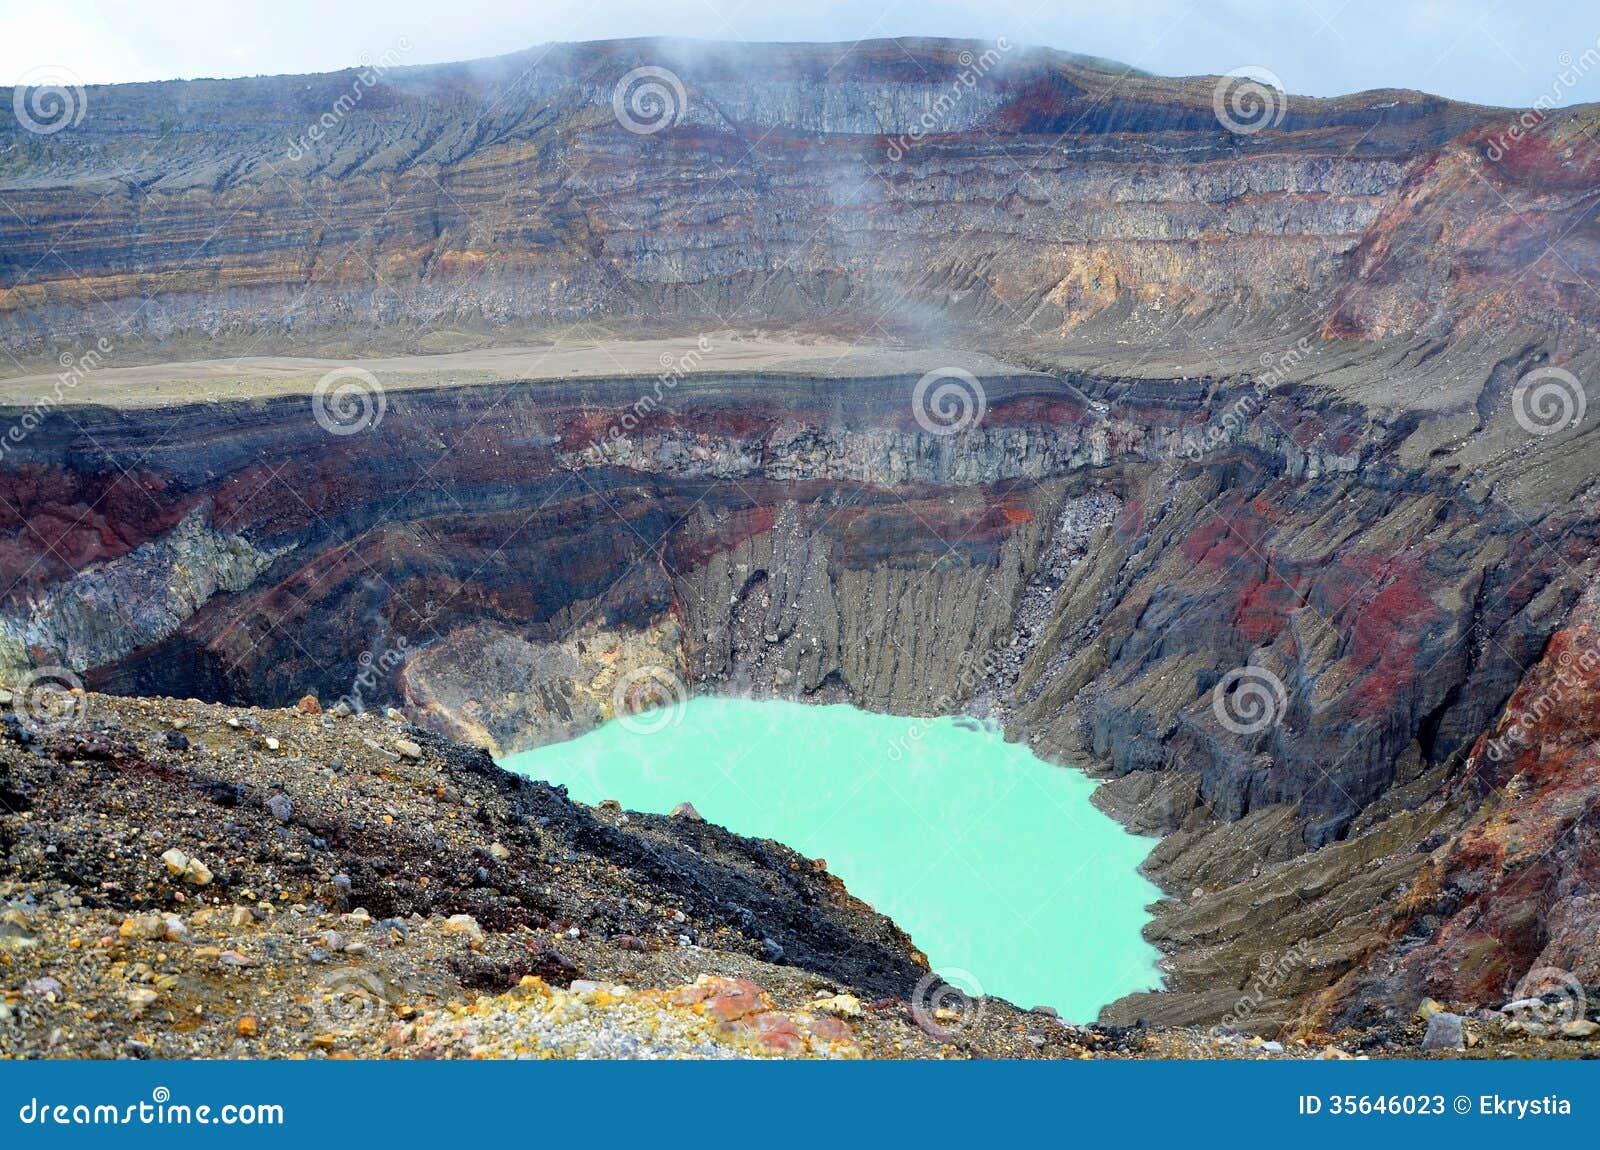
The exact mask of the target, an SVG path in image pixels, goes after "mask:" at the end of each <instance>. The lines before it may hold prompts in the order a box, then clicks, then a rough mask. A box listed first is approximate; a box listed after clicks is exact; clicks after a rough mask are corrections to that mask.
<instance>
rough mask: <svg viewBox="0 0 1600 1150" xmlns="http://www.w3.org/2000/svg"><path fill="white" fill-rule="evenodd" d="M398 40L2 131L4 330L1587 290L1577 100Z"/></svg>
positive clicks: (1351, 318) (833, 55)
mask: <svg viewBox="0 0 1600 1150" xmlns="http://www.w3.org/2000/svg"><path fill="white" fill-rule="evenodd" d="M403 60H404V54H403V53H399V52H396V53H391V54H390V55H389V56H388V57H387V58H386V59H385V61H383V62H381V63H380V64H378V65H375V66H374V67H372V68H368V69H365V70H355V71H351V72H349V73H339V74H333V75H325V76H300V77H273V78H261V79H251V80H235V81H194V82H188V83H169V84H143V85H119V86H108V87H93V88H90V89H88V90H87V91H86V92H85V93H83V95H82V97H81V100H82V103H83V105H84V106H85V108H86V114H85V116H84V118H83V120H82V122H81V123H79V124H78V125H76V126H75V127H74V128H72V129H71V130H69V131H61V132H56V133H54V134H50V135H40V134H36V133H33V132H30V131H28V130H26V128H25V127H24V126H22V125H21V124H17V123H13V122H12V121H10V120H8V121H7V122H6V123H5V124H4V125H0V145H3V146H0V192H3V193H4V194H5V196H6V198H7V200H8V202H10V203H12V204H14V205H20V208H19V210H17V211H14V212H11V213H6V218H5V219H4V220H0V316H4V318H5V326H4V330H3V335H4V342H5V346H7V347H8V348H9V349H10V350H12V351H13V352H14V353H17V354H21V355H26V356H30V357H35V358H40V359H42V358H44V357H46V356H48V355H50V354H52V353H53V352H55V351H57V350H60V349H61V348H63V347H69V346H70V345H71V344H72V342H73V341H75V340H81V339H83V338H84V337H85V336H86V335H89V334H91V333H92V334H96V335H103V334H107V333H108V332H112V331H114V332H116V333H117V338H116V340H115V342H116V343H117V344H118V345H119V346H121V347H122V348H123V349H124V351H123V354H124V355H126V356H128V357H129V358H130V359H131V358H151V357H165V358H173V356H172V354H171V353H172V352H173V351H174V350H179V351H182V350H186V349H194V348H199V347H202V346H205V345H206V342H207V341H215V340H217V339H222V340H225V341H227V342H228V344H229V345H231V346H230V349H231V350H233V351H235V352H238V351H243V350H245V349H254V350H278V349H280V348H283V347H288V346H316V345H318V344H323V345H327V346H336V345H344V346H356V347H383V348H386V349H390V350H392V349H394V348H396V347H402V346H404V347H415V348H417V349H420V350H428V349H430V348H437V347H438V346H440V345H441V344H445V345H448V344H449V343H450V341H452V340H460V339H463V338H467V334H466V333H470V332H485V331H491V330H498V331H504V330H505V329H506V328H507V327H519V326H520V327H526V328H534V329H551V328H555V329H557V330H560V329H564V328H565V327H567V326H569V325H570V324H572V323H573V322H576V321H584V322H592V321H601V322H607V323H615V324H623V325H629V326H632V325H637V324H639V323H641V322H642V323H647V324H651V325H662V324H672V325H674V326H678V327H682V326H684V325H689V326H690V327H691V328H693V327H694V325H701V326H700V327H699V328H698V329H700V330H703V329H704V328H703V325H705V324H708V323H709V324H714V325H715V326H717V327H725V326H729V325H730V324H737V323H751V322H761V321H763V320H768V321H770V320H774V319H778V320H782V321H785V322H791V323H796V322H804V323H816V322H819V321H821V322H826V323H829V324H831V325H834V326H836V327H842V328H844V329H847V330H851V331H858V332H871V331H873V330H874V329H882V330H888V331H909V332H914V333H919V334H920V333H925V332H926V330H927V329H928V327H929V325H930V324H931V325H934V326H935V327H936V329H937V330H940V331H948V330H949V329H950V328H951V327H961V328H972V329H974V330H975V331H982V332H987V333H989V336H990V338H991V342H993V337H994V335H995V333H996V332H997V331H999V330H1006V331H1008V332H1009V333H1011V334H1010V335H1008V336H1007V340H1008V341H1009V342H1010V343H1012V345H1013V346H1014V344H1015V342H1016V341H1019V340H1020V341H1033V340H1044V341H1048V340H1051V339H1056V338H1060V337H1062V336H1064V335H1069V334H1072V333H1074V332H1079V329H1081V328H1084V327H1085V325H1088V328H1089V330H1090V331H1097V330H1098V329H1099V328H1101V327H1110V328H1114V329H1116V331H1117V333H1118V334H1117V335H1116V336H1107V337H1106V338H1108V339H1110V341H1111V343H1112V346H1113V347H1115V346H1118V345H1117V344H1116V339H1118V338H1121V339H1150V338H1153V337H1154V336H1155V335H1156V334H1157V333H1160V332H1164V331H1167V330H1168V329H1169V328H1170V327H1171V326H1172V325H1173V324H1174V323H1175V322H1178V321H1179V320H1180V318H1182V319H1183V320H1184V322H1186V323H1187V324H1193V325H1204V324H1207V323H1215V322H1216V321H1217V320H1218V319H1219V317H1220V316H1224V315H1225V316H1226V317H1227V321H1228V325H1229V326H1230V327H1232V328H1237V327H1239V326H1241V325H1244V326H1253V325H1257V324H1264V325H1265V326H1266V327H1267V328H1268V329H1269V330H1270V328H1271V313H1272V312H1274V311H1276V310H1278V309H1281V308H1282V307H1284V306H1285V305H1286V304H1289V303H1296V304H1299V303H1305V302H1307V301H1310V302H1313V303H1314V304H1315V305H1316V306H1317V307H1318V309H1319V311H1320V313H1321V315H1320V319H1321V321H1322V322H1323V323H1325V325H1326V327H1327V330H1328V331H1329V332H1331V333H1337V334H1341V335H1358V336H1389V335H1395V334H1411V333H1415V332H1419V331H1425V332H1432V333H1441V332H1444V331H1448V330H1450V329H1451V328H1453V327H1454V326H1455V325H1457V324H1458V323H1460V322H1461V321H1463V320H1465V319H1470V320H1472V321H1473V323H1475V324H1477V325H1483V324H1490V323H1504V322H1507V321H1512V322H1533V323H1537V324H1540V325H1541V326H1547V327H1554V326H1556V325H1557V324H1558V323H1570V322H1572V321H1573V320H1574V319H1577V320H1580V321H1581V322H1582V323H1584V324H1592V323H1593V322H1594V321H1595V319H1596V317H1597V315H1600V311H1597V309H1596V305H1595V301H1594V299H1593V296H1592V292H1590V291H1588V290H1586V288H1585V286H1584V284H1585V282H1592V281H1593V279H1594V278H1595V272H1596V268H1597V266H1600V260H1597V254H1600V248H1597V246H1596V233H1595V228H1594V220H1593V215H1592V212H1593V207H1594V205H1593V198H1592V190H1593V185H1594V177H1595V171H1596V169H1595V166H1594V164H1595V161H1594V158H1593V155H1592V152H1593V148H1592V144H1591V143H1590V140H1591V138H1592V136H1593V134H1594V131H1595V122H1594V121H1595V113H1594V110H1593V109H1584V108H1580V109H1576V110H1574V111H1572V112H1567V113H1562V114H1560V115H1559V116H1552V121H1553V122H1550V123H1543V124H1541V125H1540V129H1539V130H1538V131H1532V132H1525V131H1520V130H1519V131H1518V132H1517V133H1516V139H1515V140H1514V141H1513V140H1510V139H1508V138H1507V132H1508V131H1509V130H1511V129H1513V127H1515V126H1516V124H1517V121H1516V117H1515V116H1514V114H1512V113H1507V112H1496V111H1493V110H1490V109H1483V108H1475V107H1470V106H1465V105H1459V104H1452V103H1450V102H1448V101H1444V100H1439V99H1435V98H1432V97H1427V96H1423V95H1420V94H1418V93H1412V92H1379V93H1368V94H1365V95H1361V96H1352V97H1345V98H1341V99H1337V100H1311V99H1306V98H1301V97H1285V96H1282V95H1281V94H1279V93H1275V92H1270V93H1268V92H1263V93H1262V96H1263V99H1264V102H1265V108H1264V111H1263V115H1261V116H1260V117H1257V118H1248V117H1247V118H1243V119H1240V118H1236V117H1234V114H1233V113H1232V112H1230V111H1228V107H1229V106H1228V105H1227V104H1226V103H1225V102H1224V103H1223V105H1222V107H1223V111H1224V115H1223V116H1220V117H1219V113H1218V110H1217V108H1218V100H1219V99H1221V100H1223V101H1226V99H1227V98H1228V96H1230V95H1231V94H1233V91H1234V89H1233V88H1225V89H1218V86H1217V83H1216V82H1214V81H1212V80H1209V79H1201V80H1190V81H1176V80H1165V79H1159V78H1154V77H1147V76H1141V75H1138V74H1132V73H1130V72H1128V70H1126V69H1121V68H1118V67H1116V66H1113V65H1108V64H1105V63H1103V62H1094V61H1087V60H1085V59H1083V58H1080V57H1072V56H1067V55H1064V54H1060V53H1053V52H1047V51H1042V50H1036V49H1025V48H1022V47H1019V46H1012V45H1009V44H1005V43H998V44H985V43H950V42H900V41H881V42H867V43H864V44H859V45H855V46H853V47H847V46H844V45H837V46H825V45H814V46H777V45H741V46H737V47H729V46H717V45H707V44H692V43H681V42H662V41H628V42H617V43H608V44H585V45H558V46H552V47H549V48H544V49H537V50H534V51H531V52H526V53H519V54H516V55H512V56H507V57H502V58H500V59H496V60H490V61H482V62H478V63H475V64H472V65H457V66H439V67H425V68H413V67H404V66H389V67H386V66H385V65H386V64H387V65H393V64H403ZM639 68H649V69H655V70H656V73H655V74H654V75H650V74H647V75H645V76H643V77H639V78H635V79H633V80H631V81H629V79H628V78H629V77H630V76H632V75H634V70H635V69H639ZM662 72H664V73H665V75H664V76H662V75H661V73H662ZM641 85H642V86H643V90H642V91H641ZM1219 91H1220V93H1221V94H1220V95H1219ZM1245 95H1246V96H1248V95H1249V93H1245ZM652 97H653V98H654V100H655V102H652ZM635 98H637V99H638V100H639V101H640V103H635V102H634V101H635ZM1229 124H1231V125H1232V126H1233V127H1234V128H1235V129H1238V130H1229V128H1228V125H1229ZM313 135H315V136H316V137H317V138H315V139H314V138H312V137H313ZM1513 283H1514V284H1516V285H1517V286H1516V288H1515V289H1512V288H1511V287H1510V285H1511V284H1513ZM1079 334H1080V335H1081V334H1084V333H1081V332H1080V333H1079ZM1122 346H1126V345H1122Z"/></svg>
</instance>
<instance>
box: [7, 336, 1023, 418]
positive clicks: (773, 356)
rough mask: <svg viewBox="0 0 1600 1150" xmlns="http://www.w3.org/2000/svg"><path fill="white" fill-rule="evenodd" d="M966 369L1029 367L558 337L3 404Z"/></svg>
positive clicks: (37, 383)
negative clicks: (350, 373)
mask: <svg viewBox="0 0 1600 1150" xmlns="http://www.w3.org/2000/svg"><path fill="white" fill-rule="evenodd" d="M942 367H960V368H963V369H965V370H967V371H972V372H974V373H978V374H982V373H984V372H989V373H1004V374H1009V375H1017V374H1026V373H1025V372H1022V371H1020V370H1019V369H1018V368H1016V367H1013V366H1010V365H1007V364H1003V363H1001V362H1000V361H999V360H996V359H993V358H991V357H989V356H985V355H982V354H979V353H974V352H966V351H954V350H951V349H948V348H927V349H916V350H912V349H906V348H890V347H875V346H867V345H856V344H849V343H844V342H840V341H832V340H823V339H819V340H814V341H807V342H788V341H784V340H765V339H761V340H756V339H741V338H737V337H717V336H710V337H706V338H705V340H704V342H703V343H702V342H701V341H700V340H699V339H698V338H697V337H694V336H685V337H683V338H679V339H648V340H606V341H592V340H584V341H577V340H574V341H559V342H557V343H553V344H541V345H526V346H515V347H497V348H486V349H481V350H476V351H463V352H449V353H443V354H439V355H405V356H395V357H392V358H382V359H348V360H339V359H316V358H309V357H296V356H245V357H242V358H238V359H202V360H191V361H188V362H181V363H161V364H147V365H142V366H136V367H118V366H116V355H115V353H112V354H109V355H106V356H104V357H103V358H102V360H101V362H100V363H99V365H98V366H94V367H92V368H90V367H87V366H86V367H85V368H82V369H79V370H78V371H76V372H74V370H73V369H72V368H70V367H65V366H64V367H63V368H62V370H61V371H60V372H59V373H50V374H39V375H20V376H13V377H11V378H9V379H0V407H6V406H17V407H32V406H33V405H35V404H37V403H39V402H40V401H41V400H46V401H51V402H52V403H54V402H59V403H61V404H65V405H70V406H82V405H91V404H97V405H104V406H112V407H163V406H168V405H173V404H182V403H195V402H210V401H218V400H236V399H257V398H265V397H270V396H279V395H295V394H305V393H309V392H310V391H311V390H312V389H313V388H315V387H316V385H317V382H318V381H319V380H321V379H322V378H323V377H324V376H326V375H328V374H329V373H330V372H335V371H339V370H340V369H348V368H359V369H361V370H362V371H365V372H370V373H371V374H372V375H373V377H374V378H376V379H377V380H378V381H379V383H380V384H382V386H383V387H384V389H385V390H405V389H410V388H420V387H439V386H450V385H470V384H485V383H498V382H505V381H511V380H530V381H539V380H564V379H599V378H607V377H616V376H641V377H647V378H648V377H653V376H656V375H659V374H661V373H663V372H675V373H681V374H683V375H697V374H708V373H716V372H730V371H749V372H765V373H774V374H784V375H816V376H819V377H835V378H837V377H844V378H852V377H867V376H882V375H898V374H915V373H920V372H925V371H931V370H933V369H935V368H942Z"/></svg>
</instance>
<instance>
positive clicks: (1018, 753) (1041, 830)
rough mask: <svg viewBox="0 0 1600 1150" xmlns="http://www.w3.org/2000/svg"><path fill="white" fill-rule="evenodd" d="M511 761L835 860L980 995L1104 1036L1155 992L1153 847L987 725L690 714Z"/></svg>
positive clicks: (838, 713) (724, 707)
mask: <svg viewBox="0 0 1600 1150" xmlns="http://www.w3.org/2000/svg"><path fill="white" fill-rule="evenodd" d="M637 720H647V721H646V722H644V723H642V724H641V723H639V722H638V721H637ZM630 726H632V727H640V726H642V727H648V728H658V729H653V730H649V731H643V730H640V731H635V730H630ZM502 765H503V766H505V767H506V768H507V769H509V770H513V771H516V772H518V773H520V774H524V775H528V776H530V777H532V778H536V779H544V780H546V781H549V782H553V783H565V784H566V785H567V787H568V789H569V790H570V792H571V794H572V797H573V798H575V799H578V800H580V801H582V802H587V803H591V804H592V803H597V802H599V801H600V800H602V799H616V800H618V801H619V802H620V803H621V804H622V805H623V806H624V807H626V808H628V809H630V810H639V811H654V812H657V813H666V812H668V811H670V810H671V809H672V808H673V807H674V806H676V805H677V804H678V803H680V802H683V801H685V800H687V801H689V802H692V803H693V804H694V805H695V808H696V809H697V810H699V812H700V813H701V814H702V815H704V816H705V817H706V819H708V820H709V821H711V822H714V823H720V824H722V825H723V826H725V827H728V828H729V829H730V830H734V831H738V832H739V833H740V834H745V835H753V836H755V837H758V838H772V839H777V840H779V841H780V842H783V843H786V844H788V845H789V846H791V847H793V848H794V849H795V850H798V851H800V852H801V853H802V854H805V855H808V856H811V857H813V858H818V857H820V858H825V859H827V861H828V869H829V870H831V871H832V872H833V873H834V874H836V875H838V876H839V877H840V878H842V879H843V880H844V882H845V884H846V885H847V886H848V887H849V888H850V891H851V893H853V894H854V895H856V896H857V897H858V898H861V899H864V900H865V901H867V902H869V903H871V904H872V905H873V906H875V907H876V908H877V909H878V910H880V911H882V912H883V913H884V914H887V915H889V916H890V917H891V918H893V919H894V920H895V922H897V923H899V924H900V926H901V927H902V928H904V929H905V930H906V931H908V932H909V933H910V934H911V937H912V939H913V940H915V942H916V944H917V945H918V946H919V947H920V948H921V949H922V950H923V952H924V953H926V954H927V956H928V960H929V962H930V963H932V965H933V966H934V967H935V968H936V969H938V968H956V970H957V971H958V972H967V975H968V977H967V978H966V979H965V981H963V979H962V978H961V977H960V976H959V974H958V975H957V976H953V977H949V981H950V982H952V983H953V984H955V985H957V986H960V987H961V988H962V989H964V990H968V991H972V992H977V991H980V990H981V992H982V993H986V994H992V995H998V996H1000V997H1002V998H1006V999H1009V1000H1011V1001H1013V1002H1015V1003H1017V1004H1018V1005H1021V1006H1025V1007H1026V1006H1035V1005H1041V1004H1042V1005H1048V1006H1053V1007H1055V1008H1056V1009H1057V1010H1059V1011H1060V1012H1061V1015H1062V1017H1064V1018H1066V1019H1068V1020H1070V1021H1075V1022H1088V1021H1091V1020H1092V1019H1093V1018H1094V1016H1095V1014H1096V1013H1097V1012H1098V1011H1099V1009H1100V1008H1101V1007H1102V1006H1104V1005H1105V1004H1106V1003H1108V1002H1111V1001H1112V1000H1113V999H1116V998H1119V997H1121V996H1122V995H1124V994H1128V993H1130V992H1132V991H1136V990H1146V989H1150V988H1152V987H1154V986H1156V985H1157V984H1158V981H1159V980H1158V976H1157V973H1156V958H1157V954H1156V951H1155V949H1154V948H1153V947H1151V946H1150V945H1149V944H1148V943H1146V942H1145V941H1144V939H1143V938H1141V937H1140V934H1139V931H1140V928H1141V927H1142V926H1143V925H1144V923H1145V921H1146V920H1147V918H1148V917H1149V916H1148V915H1147V914H1146V913H1145V910H1144V908H1145V906H1146V905H1148V904H1149V903H1151V902H1154V901H1155V899H1156V898H1157V897H1159V891H1158V890H1157V889H1156V887H1155V886H1154V885H1153V884H1152V883H1151V882H1149V881H1148V880H1147V879H1145V878H1144V877H1143V876H1141V875H1140V874H1138V872H1137V871H1136V870H1135V868H1136V867H1137V866H1138V865H1139V863H1140V862H1141V861H1143V859H1144V857H1145V855H1147V854H1148V853H1149V851H1150V848H1151V847H1152V846H1153V845H1154V840H1153V839H1147V838H1140V837H1137V836H1135V835H1130V834H1128V833H1127V832H1126V831H1124V830H1123V829H1122V827H1121V826H1120V825H1119V824H1117V823H1115V822H1113V821H1112V820H1111V819H1110V818H1108V817H1107V816H1105V815H1103V814H1101V813H1100V812H1099V811H1098V810H1096V809H1095V808H1094V807H1093V806H1091V805H1090V803H1089V795H1090V794H1091V793H1092V792H1093V790H1094V788H1095V785H1096V784H1095V783H1093V782H1091V781H1090V780H1089V779H1087V778H1085V777H1084V776H1083V775H1082V774H1080V773H1079V772H1077V771H1072V770H1067V769H1064V768H1061V767H1053V766H1050V765H1049V764H1047V763H1045V762H1042V761H1041V760H1039V759H1037V758H1035V757H1034V756H1033V755H1032V754H1031V753H1030V752H1029V751H1028V750H1027V748H1025V747H1022V746H1018V745H1017V744H1015V743H1007V742H1006V741H1005V740H1004V739H1003V738H1001V736H1000V735H999V733H998V732H995V731H992V730H987V729H984V728H981V727H979V726H977V725H976V724H974V723H973V722H972V721H971V720H963V719H951V718H944V719H907V718H900V717H895V716H892V715H876V714H870V713H868V712H866V711H860V710H857V709H855V708H854V707H847V706H827V707H815V706H807V705H804V704H799V703H786V702H775V701H753V700H748V699H717V698H703V699H691V700H689V701H688V702H687V703H686V704H681V705H680V706H678V707H677V708H676V709H675V710H672V711H670V713H669V712H653V713H649V714H647V715H641V716H637V719H636V720H635V721H634V722H630V723H628V724H624V723H619V722H610V723H607V724H606V725H605V726H603V727H601V728H599V729H598V730H595V731H591V732H590V733H589V734H587V735H584V736H583V737H581V738H578V739H574V740H572V741H571V742H567V743H556V744H553V745H551V746H547V747H540V748H538V749H537V750H533V751H525V752H523V753H521V754H517V755H512V756H510V757H509V758H507V759H504V760H503V761H502ZM974 982H975V983H976V986H973V985H971V983H974ZM907 990H908V992H909V991H910V988H909V987H908V988H907Z"/></svg>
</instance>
